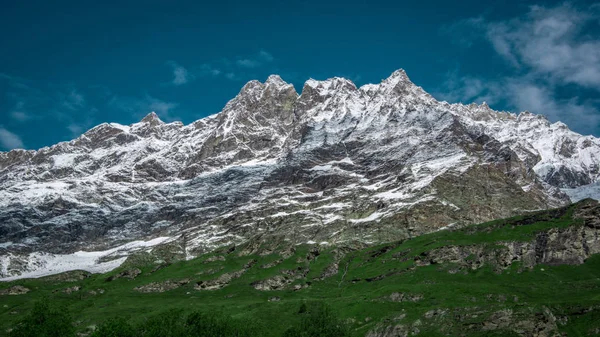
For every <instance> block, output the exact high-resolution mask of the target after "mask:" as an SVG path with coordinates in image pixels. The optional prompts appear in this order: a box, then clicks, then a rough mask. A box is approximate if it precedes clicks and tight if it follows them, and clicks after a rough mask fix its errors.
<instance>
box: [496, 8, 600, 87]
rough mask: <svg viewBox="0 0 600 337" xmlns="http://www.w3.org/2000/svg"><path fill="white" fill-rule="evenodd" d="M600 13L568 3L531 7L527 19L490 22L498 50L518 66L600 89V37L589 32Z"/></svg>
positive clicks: (557, 78)
mask: <svg viewBox="0 0 600 337" xmlns="http://www.w3.org/2000/svg"><path fill="white" fill-rule="evenodd" d="M599 19H600V16H599V15H597V13H594V11H590V10H587V8H581V9H577V8H575V7H574V6H573V5H571V4H568V3H565V4H563V5H561V6H558V7H553V8H547V7H541V6H533V7H531V9H530V11H529V13H528V14H527V15H526V16H525V17H523V18H516V19H513V20H510V21H507V22H490V23H488V24H487V26H486V29H487V37H488V39H489V40H490V41H491V42H492V45H493V47H494V48H495V50H496V51H497V52H498V53H499V54H500V55H502V56H503V57H505V58H506V59H507V60H509V61H510V62H511V63H512V64H513V65H515V66H524V67H528V68H530V69H531V70H532V71H535V72H537V73H540V74H544V75H547V76H549V77H551V78H552V79H554V80H556V81H559V82H563V83H573V84H577V85H580V86H583V87H588V88H594V89H598V90H600V36H598V34H593V35H595V36H593V35H590V34H587V33H586V32H584V29H585V28H587V25H588V24H596V23H597V21H598V20H599Z"/></svg>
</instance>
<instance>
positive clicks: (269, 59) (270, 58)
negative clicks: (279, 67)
mask: <svg viewBox="0 0 600 337" xmlns="http://www.w3.org/2000/svg"><path fill="white" fill-rule="evenodd" d="M258 56H259V57H260V58H261V59H262V60H263V61H265V62H273V60H274V59H275V58H274V57H273V55H271V53H269V52H268V51H266V50H264V49H263V50H261V51H259V52H258Z"/></svg>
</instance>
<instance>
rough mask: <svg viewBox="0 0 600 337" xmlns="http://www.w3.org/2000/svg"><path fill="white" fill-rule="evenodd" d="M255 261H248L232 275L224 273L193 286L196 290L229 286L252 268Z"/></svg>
mask: <svg viewBox="0 0 600 337" xmlns="http://www.w3.org/2000/svg"><path fill="white" fill-rule="evenodd" d="M256 262H257V261H256V260H255V259H252V260H249V261H248V262H247V263H246V264H245V265H244V267H243V268H242V269H240V270H238V271H235V272H232V273H224V274H222V275H221V276H219V277H217V278H216V279H212V280H208V281H199V282H197V283H196V285H195V286H194V289H196V290H218V289H221V288H223V287H225V286H227V285H228V284H229V282H231V281H232V280H234V279H237V278H239V277H240V276H242V275H243V274H244V273H245V272H246V271H248V269H250V268H252V266H254V265H255V264H256Z"/></svg>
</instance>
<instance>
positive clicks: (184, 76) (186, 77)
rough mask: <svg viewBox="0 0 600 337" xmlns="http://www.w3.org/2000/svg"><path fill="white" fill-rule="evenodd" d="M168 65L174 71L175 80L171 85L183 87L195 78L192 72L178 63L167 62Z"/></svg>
mask: <svg viewBox="0 0 600 337" xmlns="http://www.w3.org/2000/svg"><path fill="white" fill-rule="evenodd" d="M166 63H167V65H168V66H169V67H171V68H172V69H173V80H172V81H171V84H173V85H182V84H186V83H188V82H190V81H191V80H193V79H194V76H193V75H192V74H190V72H189V71H188V70H187V69H185V68H184V67H183V66H181V65H179V64H178V63H177V62H175V61H167V62H166Z"/></svg>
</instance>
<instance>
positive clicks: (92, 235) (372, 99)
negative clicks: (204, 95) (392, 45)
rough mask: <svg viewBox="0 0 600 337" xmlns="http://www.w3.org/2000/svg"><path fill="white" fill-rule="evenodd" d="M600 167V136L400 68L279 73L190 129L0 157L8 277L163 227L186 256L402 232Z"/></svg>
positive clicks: (548, 190)
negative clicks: (430, 87)
mask: <svg viewBox="0 0 600 337" xmlns="http://www.w3.org/2000/svg"><path fill="white" fill-rule="evenodd" d="M598 163H600V140H598V139H597V138H594V137H592V136H582V135H579V134H577V133H575V132H573V131H571V130H569V129H568V128H567V127H566V125H564V124H562V123H560V122H559V123H553V124H552V123H550V122H549V121H548V120H547V119H545V118H544V117H543V116H541V115H534V114H531V113H528V112H523V113H520V114H518V115H516V114H512V113H506V112H497V111H494V110H492V109H491V108H489V107H488V106H487V105H486V104H482V105H476V104H471V105H462V104H449V103H447V102H439V101H437V100H436V99H435V98H433V97H432V96H431V95H429V94H427V93H426V92H425V91H424V90H423V89H422V88H420V87H418V86H416V85H415V84H413V83H412V82H411V81H410V80H409V79H408V77H407V75H406V73H405V72H404V71H403V70H398V71H396V72H394V73H393V74H392V75H391V76H390V77H389V78H387V79H384V80H383V81H382V82H381V83H380V84H368V85H364V86H361V87H359V88H357V87H356V85H354V84H353V83H352V82H351V81H349V80H346V79H343V78H332V79H328V80H325V81H315V80H308V81H307V82H306V83H305V84H304V87H303V89H302V92H301V93H300V94H298V93H297V92H296V91H295V89H294V87H293V86H292V85H291V84H288V83H286V82H284V81H283V80H282V79H281V78H280V77H279V76H276V75H272V76H270V77H269V78H268V79H267V81H266V82H265V83H261V82H258V81H251V82H248V83H247V84H246V85H245V86H244V87H243V88H242V89H241V91H240V93H239V94H238V95H237V96H236V97H235V98H234V99H232V100H231V101H230V102H229V103H227V105H226V106H225V108H224V109H223V111H222V112H220V113H219V114H216V115H213V116H209V117H207V118H204V119H200V120H198V121H196V122H194V123H192V124H190V125H183V124H182V123H180V122H175V123H164V122H162V121H161V120H160V119H159V117H158V116H157V115H156V114H155V113H151V114H149V115H147V116H146V117H145V118H144V119H142V120H141V121H140V122H139V123H135V124H132V125H129V126H123V125H119V124H115V123H109V124H101V125H99V126H97V127H95V128H93V129H91V130H89V131H87V132H86V133H85V134H83V135H82V136H80V137H79V138H77V139H75V140H72V141H70V142H64V143H59V144H57V145H54V146H51V147H46V148H43V149H40V150H38V151H24V150H13V151H10V152H5V153H0V253H1V256H0V265H1V266H2V268H0V276H2V277H9V276H13V277H14V276H18V275H20V274H21V273H23V272H35V271H36V270H43V269H44V268H46V267H47V265H48V262H47V261H48V258H46V257H42V258H40V255H39V254H41V253H44V254H46V253H47V254H54V255H52V256H56V254H63V255H69V254H73V253H74V252H77V251H80V250H86V251H98V252H101V251H109V250H110V254H109V255H110V256H112V257H114V258H115V259H121V258H122V256H126V255H127V254H128V253H129V252H130V249H129V248H131V247H129V246H127V245H125V246H126V247H129V248H127V249H120V250H119V249H118V250H117V251H116V253H115V252H114V251H113V250H114V248H115V247H117V246H122V245H124V244H126V243H128V242H131V241H134V240H141V241H148V240H151V239H155V238H168V239H166V240H158V241H160V244H170V245H172V246H173V247H176V248H175V250H178V251H179V252H180V253H181V254H182V256H185V257H187V258H191V257H193V256H195V255H197V254H199V253H200V252H204V251H207V250H210V249H213V248H215V247H218V246H223V245H231V244H236V243H242V242H247V241H248V240H256V241H257V242H273V243H274V244H280V243H282V242H285V243H287V244H297V243H306V242H308V243H315V244H338V245H339V244H359V245H362V244H372V243H375V242H382V241H390V240H394V239H400V238H406V237H411V236H415V235H420V234H422V233H426V232H431V231H435V230H439V229H441V228H444V227H446V226H461V225H465V224H470V223H477V222H482V221H486V220H491V219H495V218H500V217H507V216H511V215H514V214H517V213H522V212H526V211H530V210H536V209H544V208H549V207H556V206H560V205H564V204H567V203H568V202H569V198H568V197H567V195H566V194H565V192H567V193H569V195H572V196H577V198H583V197H586V196H588V195H582V193H583V192H581V191H587V190H590V191H593V190H594V189H591V188H589V187H587V186H588V185H590V184H593V183H595V182H597V181H598V179H599V175H600V172H599V167H598ZM561 189H562V190H561ZM155 241H156V240H155ZM158 241H156V242H158ZM151 242H154V241H151ZM141 247H144V248H148V249H151V248H152V245H146V244H141ZM138 248H139V246H136V250H137V249H138ZM34 252H37V253H35V254H38V255H35V256H34V255H32V254H34ZM119 254H121V255H119ZM99 255H102V254H99ZM32 256H34V257H35V258H33V257H32ZM43 256H46V255H43ZM61 256H62V255H61ZM102 256H106V254H105V255H102ZM32 261H33V262H32ZM94 261H96V260H93V261H92V263H93V262H94ZM96 262H98V261H96ZM87 263H90V262H89V261H87V262H85V263H84V264H87ZM77 267H80V268H82V267H85V265H79V266H77ZM83 269H85V268H83Z"/></svg>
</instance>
